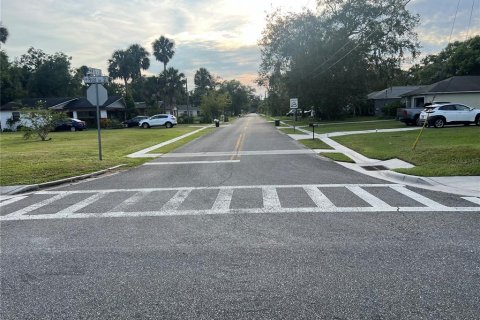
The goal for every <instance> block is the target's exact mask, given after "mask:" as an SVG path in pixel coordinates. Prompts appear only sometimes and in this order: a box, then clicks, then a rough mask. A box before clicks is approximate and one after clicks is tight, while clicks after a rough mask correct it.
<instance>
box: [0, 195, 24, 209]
mask: <svg viewBox="0 0 480 320" xmlns="http://www.w3.org/2000/svg"><path fill="white" fill-rule="evenodd" d="M25 198H27V196H19V197H8V198H6V197H5V199H6V200H3V199H2V200H3V201H2V202H0V208H1V207H3V206H6V205H9V204H11V203H14V202H17V201H20V200H23V199H25Z"/></svg>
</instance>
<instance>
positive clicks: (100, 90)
mask: <svg viewBox="0 0 480 320" xmlns="http://www.w3.org/2000/svg"><path fill="white" fill-rule="evenodd" d="M88 72H89V74H93V75H89V76H86V77H84V78H83V82H85V83H88V84H92V85H91V86H90V87H89V88H88V89H87V99H88V101H89V102H90V103H91V104H95V106H96V107H97V132H98V160H102V138H101V135H100V105H101V104H102V105H103V104H104V103H105V102H106V101H107V99H108V95H107V90H106V89H105V87H104V86H102V85H101V84H102V83H106V82H108V77H105V76H102V71H101V70H100V69H94V68H89V70H88Z"/></svg>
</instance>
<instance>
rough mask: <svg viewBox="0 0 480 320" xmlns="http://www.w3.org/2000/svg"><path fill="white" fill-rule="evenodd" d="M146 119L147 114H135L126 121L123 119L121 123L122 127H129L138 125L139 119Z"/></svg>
mask: <svg viewBox="0 0 480 320" xmlns="http://www.w3.org/2000/svg"><path fill="white" fill-rule="evenodd" d="M145 119H148V117H147V116H136V117H134V118H132V119H128V120H126V121H123V122H122V124H123V126H124V127H127V128H130V127H138V124H139V122H140V121H142V120H145Z"/></svg>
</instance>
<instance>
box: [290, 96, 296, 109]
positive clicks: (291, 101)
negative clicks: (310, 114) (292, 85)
mask: <svg viewBox="0 0 480 320" xmlns="http://www.w3.org/2000/svg"><path fill="white" fill-rule="evenodd" d="M290 109H298V98H292V99H290Z"/></svg>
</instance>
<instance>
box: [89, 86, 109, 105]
mask: <svg viewBox="0 0 480 320" xmlns="http://www.w3.org/2000/svg"><path fill="white" fill-rule="evenodd" d="M95 86H98V105H99V106H102V105H103V104H104V103H105V102H107V99H108V93H107V89H105V87H104V86H102V85H101V84H94V85H91V86H90V87H88V89H87V100H88V102H90V103H91V104H92V105H94V106H96V105H97V91H96V89H95Z"/></svg>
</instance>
